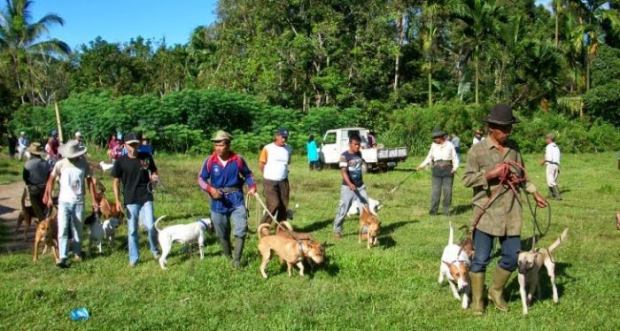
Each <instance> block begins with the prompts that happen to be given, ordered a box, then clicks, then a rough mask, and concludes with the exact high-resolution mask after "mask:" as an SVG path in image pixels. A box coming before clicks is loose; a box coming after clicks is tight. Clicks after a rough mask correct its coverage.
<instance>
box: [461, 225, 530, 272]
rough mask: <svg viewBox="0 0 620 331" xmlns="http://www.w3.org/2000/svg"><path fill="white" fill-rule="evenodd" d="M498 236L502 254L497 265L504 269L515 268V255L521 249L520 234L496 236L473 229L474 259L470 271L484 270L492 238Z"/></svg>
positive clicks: (510, 269) (487, 261)
mask: <svg viewBox="0 0 620 331" xmlns="http://www.w3.org/2000/svg"><path fill="white" fill-rule="evenodd" d="M495 238H498V239H499V243H500V245H502V256H501V258H500V260H499V263H498V265H499V266H500V267H501V268H502V269H504V270H506V271H510V272H512V271H514V270H515V269H517V255H518V254H519V251H520V250H521V237H520V236H503V237H496V236H492V235H490V234H488V233H486V232H482V231H480V230H478V229H476V230H474V260H473V261H472V263H471V272H484V271H485V270H486V268H487V265H488V264H489V262H490V261H491V252H492V251H493V243H494V239H495Z"/></svg>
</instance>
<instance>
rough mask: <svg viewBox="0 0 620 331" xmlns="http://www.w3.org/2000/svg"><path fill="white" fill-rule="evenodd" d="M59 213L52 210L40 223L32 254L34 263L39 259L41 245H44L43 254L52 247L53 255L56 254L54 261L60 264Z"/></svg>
mask: <svg viewBox="0 0 620 331" xmlns="http://www.w3.org/2000/svg"><path fill="white" fill-rule="evenodd" d="M57 216H58V212H57V211H56V209H54V208H53V209H52V210H51V211H50V213H49V215H48V216H47V217H46V218H45V219H44V220H42V221H41V222H39V224H38V225H37V230H36V232H35V236H34V250H33V253H32V261H37V260H38V259H39V244H40V243H43V244H44V245H45V246H44V248H43V254H45V252H46V251H47V248H48V247H52V253H54V261H55V262H56V263H58V260H59V255H58V218H57Z"/></svg>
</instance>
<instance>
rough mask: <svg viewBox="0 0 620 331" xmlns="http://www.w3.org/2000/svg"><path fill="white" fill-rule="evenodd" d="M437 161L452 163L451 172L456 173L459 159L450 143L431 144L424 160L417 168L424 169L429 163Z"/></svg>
mask: <svg viewBox="0 0 620 331" xmlns="http://www.w3.org/2000/svg"><path fill="white" fill-rule="evenodd" d="M437 161H452V170H454V171H456V170H457V169H458V168H459V157H458V155H456V150H455V149H454V145H452V143H451V142H449V141H444V143H443V144H436V143H432V144H431V149H430V150H429V151H428V155H427V156H426V159H424V161H422V163H420V165H419V167H420V168H424V167H426V166H427V165H429V164H430V163H431V162H437Z"/></svg>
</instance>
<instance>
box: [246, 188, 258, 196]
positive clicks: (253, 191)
mask: <svg viewBox="0 0 620 331" xmlns="http://www.w3.org/2000/svg"><path fill="white" fill-rule="evenodd" d="M248 194H251V195H255V194H256V186H252V187H251V188H250V189H249V190H248Z"/></svg>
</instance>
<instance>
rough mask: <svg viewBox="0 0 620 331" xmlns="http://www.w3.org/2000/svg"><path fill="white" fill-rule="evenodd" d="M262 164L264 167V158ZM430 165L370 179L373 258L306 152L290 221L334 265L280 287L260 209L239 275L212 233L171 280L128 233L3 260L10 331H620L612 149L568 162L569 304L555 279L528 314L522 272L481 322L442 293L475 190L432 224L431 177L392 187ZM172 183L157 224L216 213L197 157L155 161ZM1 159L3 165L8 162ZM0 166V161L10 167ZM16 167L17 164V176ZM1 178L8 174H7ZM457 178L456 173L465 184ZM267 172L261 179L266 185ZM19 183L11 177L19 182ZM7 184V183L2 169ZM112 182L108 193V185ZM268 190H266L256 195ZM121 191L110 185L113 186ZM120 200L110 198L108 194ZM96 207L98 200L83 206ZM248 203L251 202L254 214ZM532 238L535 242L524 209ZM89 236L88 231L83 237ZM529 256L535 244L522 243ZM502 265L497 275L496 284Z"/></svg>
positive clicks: (565, 248) (555, 205)
mask: <svg viewBox="0 0 620 331" xmlns="http://www.w3.org/2000/svg"><path fill="white" fill-rule="evenodd" d="M539 157H540V156H539V155H528V156H526V162H527V164H528V165H529V171H530V177H531V180H532V181H533V182H534V183H535V184H536V185H537V186H538V187H539V189H541V191H542V190H543V189H544V193H545V195H546V187H545V183H544V173H543V168H542V167H540V166H538V164H537V161H538V158H539ZM249 159H250V161H251V162H250V163H251V165H252V169H254V170H255V171H257V166H256V157H254V156H252V157H251V158H249ZM420 160H421V158H420V157H413V158H411V159H410V160H408V161H407V162H406V163H404V164H400V165H399V166H398V167H397V170H396V171H392V172H389V173H381V174H369V175H367V176H366V178H365V181H366V183H367V186H368V192H369V194H370V196H371V197H374V198H377V199H382V202H383V203H384V208H383V209H382V210H381V212H380V214H379V215H380V219H381V220H382V222H383V232H382V235H381V238H380V241H381V245H380V246H379V247H376V248H373V249H371V250H367V249H366V247H365V245H364V244H358V243H357V237H356V226H357V220H356V219H353V218H350V219H347V221H346V223H345V237H344V239H343V240H341V241H339V242H334V240H333V239H332V236H331V222H332V219H333V217H334V213H335V209H336V205H337V203H338V197H339V185H340V184H339V183H340V179H339V173H338V171H336V170H324V171H322V172H310V171H309V170H308V169H307V167H306V164H305V161H304V159H303V157H301V156H296V157H295V159H294V162H293V165H292V170H291V173H290V179H291V186H292V195H291V205H292V206H294V205H295V204H299V208H298V209H297V212H296V218H295V220H294V223H293V224H294V226H295V227H296V228H297V229H299V230H301V231H311V232H313V233H314V235H315V236H316V237H317V238H318V239H320V240H322V241H326V242H327V255H328V257H329V263H328V265H327V266H326V267H324V268H322V269H318V270H316V271H315V272H314V273H311V274H308V275H307V276H306V277H305V278H300V277H298V276H296V275H294V276H293V277H291V278H289V277H288V276H287V274H286V271H285V269H284V268H281V267H280V266H279V265H278V263H277V261H275V260H274V261H272V262H271V264H270V265H269V268H268V273H269V275H270V278H269V279H267V280H264V279H262V278H261V276H260V274H259V272H258V265H259V256H258V252H257V249H256V236H255V234H254V231H253V229H255V227H256V222H257V219H256V213H255V209H252V210H251V218H250V229H251V232H252V234H251V236H250V239H249V242H248V243H247V246H246V250H245V252H244V260H245V261H246V262H247V264H246V266H245V267H244V268H243V269H242V270H235V269H233V268H232V266H231V265H230V263H229V261H227V260H226V259H224V258H223V257H220V248H219V245H218V244H217V242H216V240H215V238H214V237H209V238H208V240H207V243H206V257H205V259H204V260H203V261H201V260H200V259H199V257H198V255H197V251H195V250H194V252H193V254H191V256H190V255H188V254H185V253H183V252H182V251H181V247H180V246H179V245H177V246H175V247H174V249H173V255H172V256H171V257H169V259H168V260H169V262H168V263H169V265H168V266H169V270H167V271H162V270H161V269H160V268H159V265H158V264H157V263H156V262H155V261H154V260H153V259H152V257H151V256H150V254H149V252H148V249H147V245H146V238H145V235H144V234H142V235H141V257H142V262H141V264H139V265H138V266H137V267H136V268H133V269H131V268H129V267H128V266H127V263H128V260H127V253H126V238H125V237H124V234H125V228H124V227H123V228H122V229H121V233H120V234H119V235H118V237H117V242H116V247H115V249H114V251H113V252H112V253H109V251H108V253H106V254H104V256H95V257H91V258H88V259H86V260H84V261H83V262H81V263H73V265H72V267H71V268H70V269H67V270H61V269H58V268H56V267H55V266H54V265H53V262H52V257H51V256H50V255H46V256H44V257H43V259H42V260H41V261H39V262H38V263H33V262H32V261H31V255H30V252H23V253H19V254H10V255H6V254H4V253H3V255H1V256H0V270H1V273H0V329H2V330H8V329H19V330H43V329H45V330H49V329H58V330H60V329H69V328H72V329H104V330H115V329H131V330H161V329H189V330H198V329H201V330H213V329H230V330H240V329H243V330H245V329H252V330H263V329H280V330H285V329H286V330H308V329H312V330H314V329H320V330H324V329H327V330H357V329H363V330H372V329H376V330H440V329H449V330H463V329H477V330H492V329H500V328H501V329H505V330H509V329H520V330H522V329H533V330H583V329H588V330H617V329H618V328H619V327H620V321H619V319H618V311H619V309H620V308H619V307H620V292H619V291H618V290H619V287H618V271H619V270H620V231H617V230H616V229H615V227H614V222H615V221H614V215H615V212H616V210H617V209H619V208H620V204H619V201H620V198H619V197H620V171H619V170H618V169H617V168H616V157H615V154H612V153H607V154H584V155H564V156H563V160H562V161H563V163H562V174H561V179H560V183H561V187H562V190H563V191H564V192H563V196H564V200H563V201H561V202H555V201H553V202H551V206H552V224H551V227H550V230H549V232H548V234H547V236H545V237H543V238H542V240H541V241H540V245H541V246H547V245H549V244H550V243H551V242H552V241H553V240H555V239H556V238H557V236H558V235H559V234H560V232H561V231H562V229H563V228H565V227H569V228H570V231H569V239H568V241H567V242H565V243H563V244H562V245H561V246H560V247H559V249H558V250H557V251H556V253H555V254H554V256H555V259H556V262H557V269H556V273H557V275H558V277H557V284H558V288H559V292H560V303H559V304H558V305H556V304H553V302H552V301H551V288H550V286H549V282H548V279H547V277H546V275H545V276H543V277H542V281H543V283H542V288H543V295H542V298H539V300H538V301H536V302H535V303H534V305H533V307H532V308H531V310H530V315H529V316H527V317H523V316H522V315H521V304H520V299H519V294H518V288H517V281H516V274H513V277H512V278H511V280H510V282H509V286H508V289H507V293H508V299H509V306H510V311H509V312H508V313H501V312H498V311H495V310H493V309H491V310H489V311H488V312H487V314H485V315H484V316H483V317H474V316H472V315H471V313H470V312H469V311H463V310H462V309H461V308H460V303H459V302H458V301H456V300H455V299H453V298H452V296H451V293H450V290H449V288H448V286H447V284H445V283H444V284H443V285H442V286H440V285H438V284H437V275H438V268H439V259H440V256H441V252H442V249H443V247H444V246H445V244H446V242H447V238H448V220H452V222H453V223H454V224H455V226H460V225H462V224H466V223H469V221H470V219H471V209H470V208H469V205H470V198H471V189H467V188H465V187H463V185H462V184H461V181H460V180H458V181H455V188H454V200H453V208H454V209H455V211H456V215H454V216H452V217H451V218H447V217H444V216H438V217H429V216H427V211H428V205H429V200H430V177H429V176H430V172H429V171H426V172H422V173H416V174H413V175H412V176H411V177H410V178H409V179H408V180H407V181H406V182H405V183H404V184H403V185H402V186H401V187H400V189H399V190H397V191H396V192H395V193H394V194H393V195H391V196H390V195H388V194H387V192H388V191H389V190H390V189H391V188H392V187H393V186H394V185H395V184H396V183H398V182H399V181H400V180H401V179H402V178H404V177H405V176H407V175H408V174H409V173H410V170H411V169H413V168H414V167H415V165H416V164H417V163H418V162H419V161H420ZM156 161H157V163H158V166H159V168H160V173H161V176H162V181H163V183H164V187H163V188H162V189H161V190H160V191H159V192H158V193H157V195H156V198H155V199H156V204H155V206H156V208H155V209H156V215H157V216H159V215H163V214H166V215H168V219H167V222H166V225H170V224H174V223H186V222H191V221H193V220H195V219H196V218H197V217H200V216H208V213H209V206H208V201H207V199H206V198H205V196H204V194H203V193H201V192H200V191H199V189H198V187H197V185H196V180H195V178H196V173H197V171H198V168H199V167H200V164H201V161H202V159H201V158H196V157H188V156H182V155H161V156H158V157H157V158H156ZM2 162H3V163H2V164H4V162H5V161H4V160H2ZM2 164H0V166H2ZM14 168H15V167H13V166H11V169H14ZM3 169H4V168H3ZM462 172H463V170H462V168H461V170H460V171H459V178H460V176H461V175H462ZM257 177H260V176H257ZM15 179H18V177H15V176H14V178H13V180H15ZM0 180H2V181H8V180H9V177H8V176H5V175H4V174H3V175H2V176H0ZM110 183H111V180H110V178H109V177H106V184H107V186H108V188H109V189H111V184H110ZM259 187H260V186H259ZM110 191H111V190H110ZM108 196H111V194H108ZM87 206H89V204H87ZM254 206H255V203H254V202H252V204H251V207H253V208H255V207H254ZM524 217H525V222H526V226H525V227H524V230H523V236H522V237H523V239H526V238H529V237H530V236H531V233H532V227H531V223H530V220H531V217H530V216H529V214H524ZM85 233H86V231H85ZM526 247H529V242H527V243H526ZM496 261H497V258H494V259H493V262H492V264H491V265H490V266H489V270H488V272H487V284H488V282H489V281H490V278H491V276H492V270H493V269H494V267H495V263H496ZM76 307H87V308H88V309H89V311H90V313H91V318H90V320H88V321H85V322H73V321H71V320H70V319H69V311H70V310H71V309H72V308H76Z"/></svg>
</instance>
